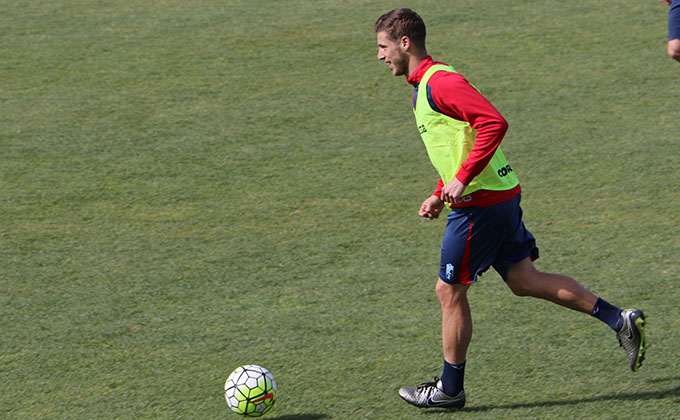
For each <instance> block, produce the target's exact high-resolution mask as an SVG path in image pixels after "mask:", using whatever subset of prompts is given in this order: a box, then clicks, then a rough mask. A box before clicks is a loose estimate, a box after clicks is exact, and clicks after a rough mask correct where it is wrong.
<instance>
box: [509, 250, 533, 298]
mask: <svg viewBox="0 0 680 420" xmlns="http://www.w3.org/2000/svg"><path fill="white" fill-rule="evenodd" d="M538 274H539V273H538V271H537V270H536V269H535V268H534V264H533V263H532V262H531V260H529V259H528V258H527V259H526V260H523V261H520V262H519V263H517V264H514V265H512V266H510V267H509V268H508V274H507V278H506V279H505V283H506V284H507V285H508V287H509V288H510V290H511V291H512V293H513V294H515V295H516V296H532V292H533V289H534V287H533V284H534V281H535V278H536V276H537V275H538Z"/></svg>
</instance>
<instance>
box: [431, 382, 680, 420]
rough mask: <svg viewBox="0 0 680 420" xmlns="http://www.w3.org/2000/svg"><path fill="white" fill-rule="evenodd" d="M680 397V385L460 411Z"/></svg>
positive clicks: (466, 408) (469, 409)
mask: <svg viewBox="0 0 680 420" xmlns="http://www.w3.org/2000/svg"><path fill="white" fill-rule="evenodd" d="M678 380H680V377H675V378H664V379H658V380H651V381H649V382H665V381H678ZM674 397H680V385H679V386H676V387H675V388H671V389H666V390H659V391H649V392H629V393H622V394H611V395H599V396H594V397H590V398H578V399H571V400H553V401H536V402H526V403H515V404H501V405H482V406H479V407H474V406H473V407H465V408H463V409H462V410H459V411H469V412H477V411H479V412H483V411H490V410H512V409H518V408H536V407H559V406H569V405H579V404H584V403H594V402H601V401H638V400H663V399H666V398H674ZM445 411H449V410H434V411H427V412H428V413H432V412H440V413H441V412H445Z"/></svg>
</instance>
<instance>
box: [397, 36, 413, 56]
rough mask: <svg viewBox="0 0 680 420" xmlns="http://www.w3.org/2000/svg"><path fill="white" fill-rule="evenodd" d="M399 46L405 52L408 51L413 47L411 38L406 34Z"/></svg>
mask: <svg viewBox="0 0 680 420" xmlns="http://www.w3.org/2000/svg"><path fill="white" fill-rule="evenodd" d="M399 48H401V50H402V51H403V52H406V51H408V49H409V48H411V39H410V38H409V37H407V36H406V35H404V36H402V37H401V39H400V40H399Z"/></svg>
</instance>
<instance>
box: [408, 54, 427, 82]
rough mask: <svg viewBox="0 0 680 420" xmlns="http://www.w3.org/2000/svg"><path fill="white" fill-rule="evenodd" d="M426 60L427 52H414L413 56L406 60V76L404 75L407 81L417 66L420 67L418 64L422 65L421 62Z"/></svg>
mask: <svg viewBox="0 0 680 420" xmlns="http://www.w3.org/2000/svg"><path fill="white" fill-rule="evenodd" d="M426 58H427V51H425V50H422V51H418V52H416V53H415V54H412V55H411V56H410V57H409V60H408V74H407V75H406V78H407V79H408V78H409V76H410V75H411V73H413V72H414V71H415V70H416V69H417V68H418V66H419V65H420V63H422V62H423V60H425V59H426Z"/></svg>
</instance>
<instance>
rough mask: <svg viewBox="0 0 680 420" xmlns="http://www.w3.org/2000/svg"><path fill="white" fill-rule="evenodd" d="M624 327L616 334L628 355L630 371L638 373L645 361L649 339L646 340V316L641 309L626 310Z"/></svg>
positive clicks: (624, 311) (622, 313)
mask: <svg viewBox="0 0 680 420" xmlns="http://www.w3.org/2000/svg"><path fill="white" fill-rule="evenodd" d="M621 318H623V326H622V327H621V329H620V330H619V331H618V332H617V333H616V338H618V340H619V347H623V348H624V349H625V350H626V353H627V354H628V362H629V363H630V369H631V370H632V371H633V372H636V371H637V370H638V369H639V368H640V366H641V365H642V361H643V360H645V350H647V339H646V338H645V314H644V313H642V311H641V310H640V309H631V310H628V309H625V310H623V312H621Z"/></svg>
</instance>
